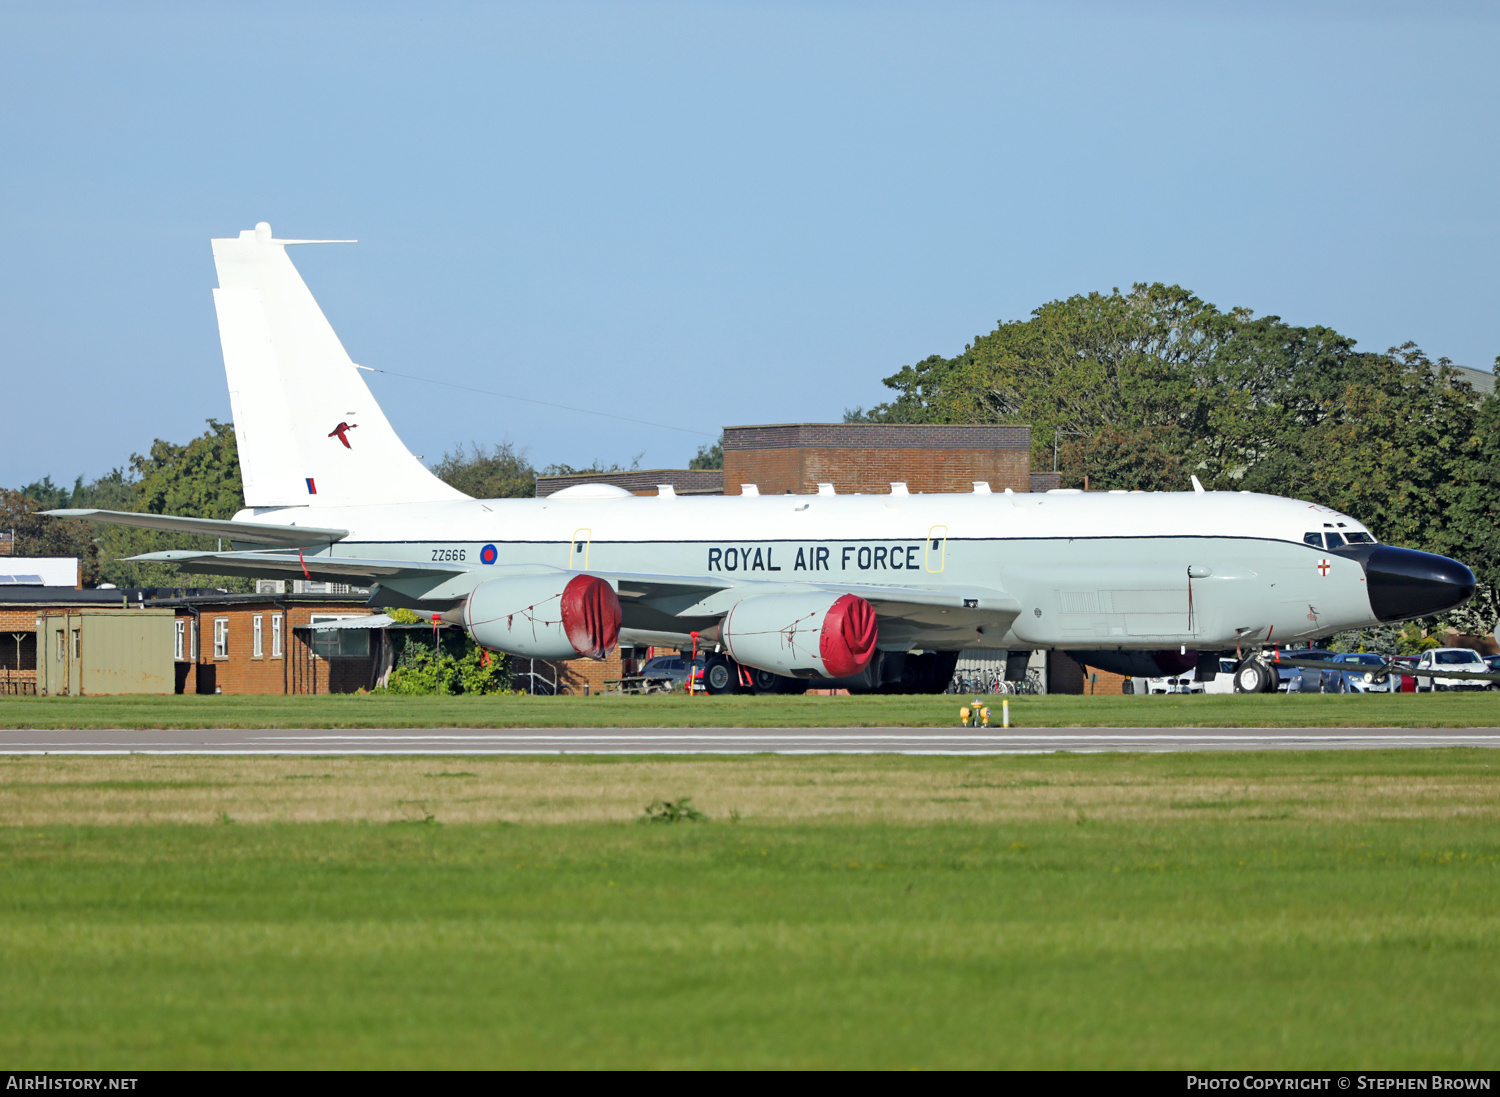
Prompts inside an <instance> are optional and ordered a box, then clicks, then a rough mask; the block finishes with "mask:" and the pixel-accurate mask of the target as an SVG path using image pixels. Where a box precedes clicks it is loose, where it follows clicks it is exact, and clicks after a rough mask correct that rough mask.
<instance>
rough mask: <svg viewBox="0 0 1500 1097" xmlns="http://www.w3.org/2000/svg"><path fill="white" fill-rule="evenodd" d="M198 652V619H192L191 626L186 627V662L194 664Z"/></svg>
mask: <svg viewBox="0 0 1500 1097" xmlns="http://www.w3.org/2000/svg"><path fill="white" fill-rule="evenodd" d="M200 650H202V649H200V648H199V647H198V618H196V617H194V618H193V621H192V624H190V625H188V661H189V662H191V663H196V662H197V661H198V652H199V651H200Z"/></svg>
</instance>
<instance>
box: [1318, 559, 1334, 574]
mask: <svg viewBox="0 0 1500 1097" xmlns="http://www.w3.org/2000/svg"><path fill="white" fill-rule="evenodd" d="M1331 567H1333V565H1332V564H1330V563H1329V562H1328V561H1327V560H1319V561H1318V574H1319V575H1323V576H1326V575H1327V574H1328V569H1329V568H1331Z"/></svg>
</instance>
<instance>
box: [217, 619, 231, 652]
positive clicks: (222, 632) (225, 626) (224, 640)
mask: <svg viewBox="0 0 1500 1097" xmlns="http://www.w3.org/2000/svg"><path fill="white" fill-rule="evenodd" d="M214 658H215V659H228V658H229V618H228V617H215V618H214Z"/></svg>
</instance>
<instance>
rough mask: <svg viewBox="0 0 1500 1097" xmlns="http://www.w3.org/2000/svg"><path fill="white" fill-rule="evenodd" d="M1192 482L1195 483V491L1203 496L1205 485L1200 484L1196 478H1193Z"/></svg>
mask: <svg viewBox="0 0 1500 1097" xmlns="http://www.w3.org/2000/svg"><path fill="white" fill-rule="evenodd" d="M1192 481H1193V490H1194V491H1195V492H1197V493H1198V494H1199V495H1202V494H1203V485H1202V484H1200V483H1198V478H1197V477H1196V476H1194V477H1192Z"/></svg>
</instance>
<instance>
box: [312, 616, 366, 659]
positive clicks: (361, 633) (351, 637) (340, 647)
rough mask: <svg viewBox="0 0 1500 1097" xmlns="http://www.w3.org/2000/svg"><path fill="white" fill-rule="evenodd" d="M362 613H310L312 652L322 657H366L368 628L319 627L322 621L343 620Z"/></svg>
mask: <svg viewBox="0 0 1500 1097" xmlns="http://www.w3.org/2000/svg"><path fill="white" fill-rule="evenodd" d="M363 616H364V614H360V613H349V614H333V613H315V614H313V615H312V619H311V622H310V623H311V624H312V627H313V654H314V655H319V656H322V657H323V658H324V659H338V658H358V657H361V656H365V657H368V656H369V654H370V630H369V629H362V628H361V629H328V628H325V629H320V628H318V625H320V624H322V623H324V622H333V621H343V620H346V619H347V618H350V617H363Z"/></svg>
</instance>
